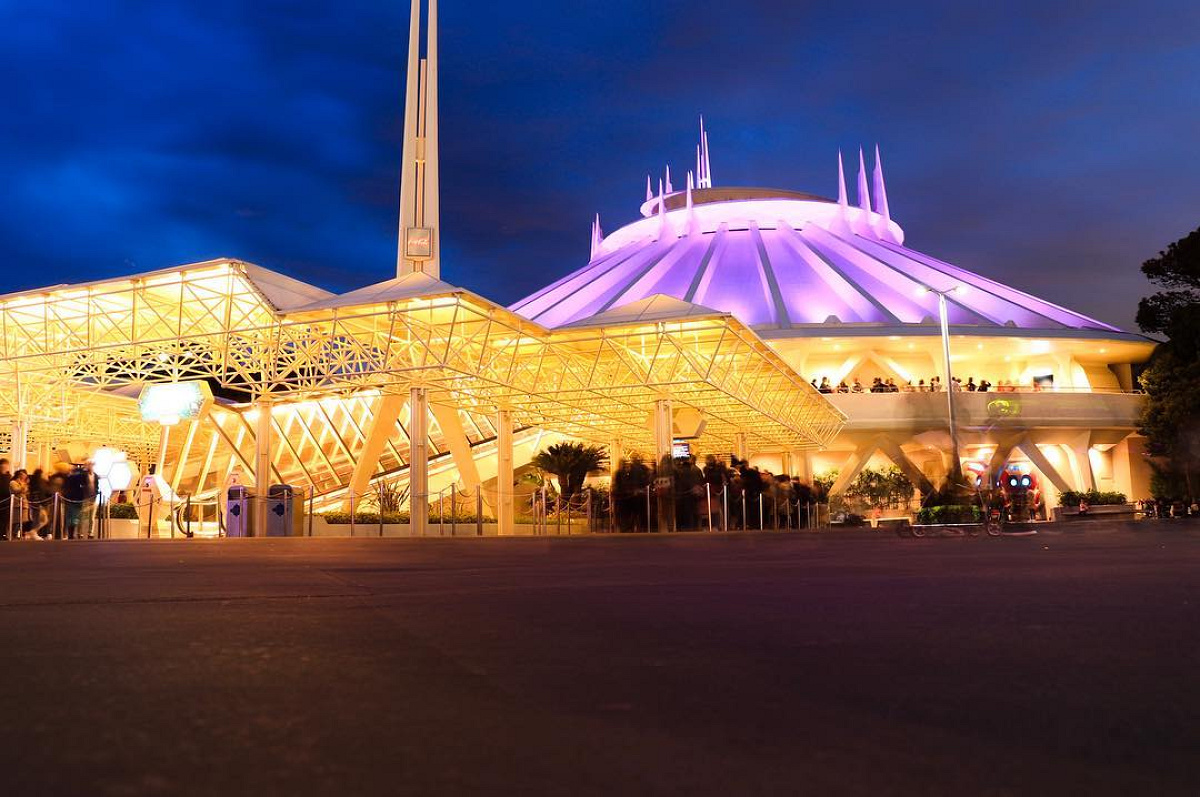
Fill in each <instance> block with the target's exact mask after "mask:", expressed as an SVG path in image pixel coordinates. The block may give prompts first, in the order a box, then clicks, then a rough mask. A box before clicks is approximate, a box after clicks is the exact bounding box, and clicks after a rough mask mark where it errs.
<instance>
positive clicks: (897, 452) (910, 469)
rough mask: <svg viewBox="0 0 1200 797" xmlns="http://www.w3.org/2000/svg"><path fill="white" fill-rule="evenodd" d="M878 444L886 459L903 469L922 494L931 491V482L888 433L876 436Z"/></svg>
mask: <svg viewBox="0 0 1200 797" xmlns="http://www.w3.org/2000/svg"><path fill="white" fill-rule="evenodd" d="M878 444H879V450H880V451H882V452H883V453H884V455H885V456H886V457H887V458H888V459H890V460H891V461H892V462H894V463H896V467H898V468H900V470H902V471H904V475H905V476H907V477H908V480H909V481H910V482H912V483H913V484H914V485H915V486H916V488H917V489H918V490H920V491H921V493H922V494H923V495H928V494H929V493H931V492H933V484H932V483H931V482H930V481H929V479H928V478H926V476H925V474H924V473H922V472H921V469H920V468H918V467H917V466H916V464H915V463H914V462H913V461H912V460H911V459H909V458H908V455H907V454H905V453H904V449H902V448H901V447H900V444H899V443H897V442H896V441H895V440H893V439H892V438H891V437H889V436H888V435H880V436H879V438H878Z"/></svg>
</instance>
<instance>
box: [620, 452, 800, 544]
mask: <svg viewBox="0 0 1200 797" xmlns="http://www.w3.org/2000/svg"><path fill="white" fill-rule="evenodd" d="M816 500H817V496H816V495H815V494H814V492H813V489H812V487H810V486H809V485H807V484H805V483H804V482H801V481H800V480H799V479H797V478H795V477H792V476H787V475H782V474H780V475H777V474H773V473H771V472H770V471H767V470H762V469H760V468H757V467H752V466H751V465H750V464H749V463H747V462H743V461H739V460H736V459H733V460H732V462H731V463H730V464H726V463H725V462H723V461H721V460H719V459H717V458H716V457H715V456H713V455H711V454H710V455H709V456H708V457H706V458H705V461H704V466H703V467H701V466H700V465H699V464H698V463H697V461H696V458H695V457H686V458H684V457H681V458H677V459H672V458H671V457H663V460H662V462H661V463H659V465H658V467H655V466H654V465H653V464H652V463H647V462H646V461H645V460H644V459H642V458H641V457H640V456H637V455H634V456H631V457H630V458H629V459H625V460H621V461H620V462H619V463H618V465H617V467H616V468H615V469H614V471H613V477H612V506H613V515H614V521H615V525H616V527H617V529H618V530H619V531H621V532H626V533H629V532H646V531H658V530H660V529H659V523H660V521H661V522H662V523H664V524H665V525H666V528H665V529H662V530H666V531H703V530H707V529H708V528H710V522H711V528H713V529H724V528H729V529H739V530H741V529H759V528H804V526H805V524H806V522H807V520H806V518H807V517H808V509H807V507H808V505H809V504H810V503H811V502H813V501H816ZM726 511H728V518H726V516H725V513H726ZM726 524H728V525H726Z"/></svg>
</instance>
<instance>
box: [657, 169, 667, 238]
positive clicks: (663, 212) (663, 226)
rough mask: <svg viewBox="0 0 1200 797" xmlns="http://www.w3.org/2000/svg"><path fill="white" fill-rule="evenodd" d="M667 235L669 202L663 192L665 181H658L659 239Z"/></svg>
mask: <svg viewBox="0 0 1200 797" xmlns="http://www.w3.org/2000/svg"><path fill="white" fill-rule="evenodd" d="M666 237H667V202H666V194H664V193H663V181H662V180H659V181H658V240H660V241H661V240H663V239H665V238H666Z"/></svg>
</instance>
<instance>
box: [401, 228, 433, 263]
mask: <svg viewBox="0 0 1200 797" xmlns="http://www.w3.org/2000/svg"><path fill="white" fill-rule="evenodd" d="M404 256H405V257H406V258H408V259H409V260H432V259H433V230H431V229H429V228H428V227H409V228H408V229H406V230H405V231H404Z"/></svg>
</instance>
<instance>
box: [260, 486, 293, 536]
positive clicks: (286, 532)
mask: <svg viewBox="0 0 1200 797" xmlns="http://www.w3.org/2000/svg"><path fill="white" fill-rule="evenodd" d="M295 497H296V488H295V487H292V486H291V485H290V484H272V485H271V486H270V487H269V488H268V489H267V536H268V537H291V536H293V535H294V534H295V533H296V532H295V525H296V523H295V517H296V510H295V506H294V504H295Z"/></svg>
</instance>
